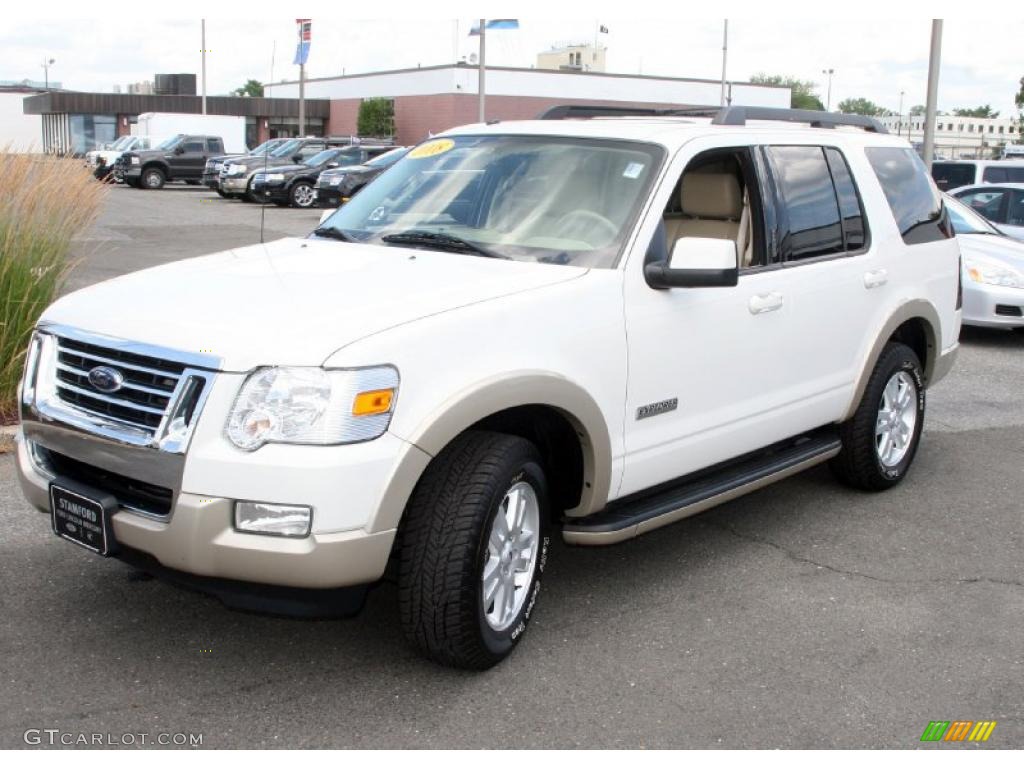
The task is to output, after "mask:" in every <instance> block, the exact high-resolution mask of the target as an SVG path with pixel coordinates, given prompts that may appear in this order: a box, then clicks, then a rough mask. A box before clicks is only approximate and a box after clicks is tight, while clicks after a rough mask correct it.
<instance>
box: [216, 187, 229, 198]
mask: <svg viewBox="0 0 1024 768" xmlns="http://www.w3.org/2000/svg"><path fill="white" fill-rule="evenodd" d="M214 190H215V191H216V192H217V194H218V195H220V196H221V197H223V198H224V199H225V200H227V199H230V198H231V195H229V194H228V193H227V192H225V191H224V190H223V189H221V188H220V187H214Z"/></svg>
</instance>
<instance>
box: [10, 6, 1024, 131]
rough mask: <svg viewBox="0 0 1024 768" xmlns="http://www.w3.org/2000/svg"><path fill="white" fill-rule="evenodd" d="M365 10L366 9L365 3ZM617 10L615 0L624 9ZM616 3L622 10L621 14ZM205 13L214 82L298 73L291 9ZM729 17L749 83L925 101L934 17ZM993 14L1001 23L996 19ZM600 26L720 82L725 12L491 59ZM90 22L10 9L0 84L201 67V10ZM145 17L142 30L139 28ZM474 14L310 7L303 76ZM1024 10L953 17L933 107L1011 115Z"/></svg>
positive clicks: (92, 86) (665, 66) (579, 25)
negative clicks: (986, 108)
mask: <svg viewBox="0 0 1024 768" xmlns="http://www.w3.org/2000/svg"><path fill="white" fill-rule="evenodd" d="M360 7H361V8H366V7H367V6H364V5H361V6H360ZM620 8H621V6H620ZM620 13H621V11H620ZM255 15H258V16H259V18H258V19H253V18H251V17H245V16H243V17H237V16H236V17H234V18H231V19H227V18H208V19H207V22H206V28H207V38H206V40H207V50H208V55H207V92H208V93H209V94H211V95H215V94H223V93H227V92H229V91H230V90H231V89H233V88H236V87H238V86H239V85H241V84H242V83H244V82H245V81H246V80H247V79H249V78H254V79H257V80H260V81H263V82H266V81H269V80H270V79H271V75H273V79H274V80H275V81H279V80H282V79H296V78H297V77H298V67H295V66H292V64H291V58H292V55H293V52H294V44H295V23H294V18H293V17H290V18H285V17H282V18H280V19H277V18H273V17H270V16H266V15H264V14H262V13H261V14H255ZM782 15H783V14H779V17H772V18H768V19H765V18H758V19H744V18H734V19H730V21H729V56H728V70H727V76H728V78H729V79H730V80H746V79H748V78H749V77H750V76H751V75H752V74H754V73H756V72H767V73H771V74H783V75H792V76H794V77H797V78H799V79H801V80H812V81H814V82H816V83H818V84H819V88H818V92H819V95H820V97H821V99H822V101H823V102H824V101H825V100H826V98H827V94H826V90H827V87H826V83H827V78H826V76H825V75H823V74H822V70H823V69H828V68H831V69H834V70H835V74H834V76H833V79H832V105H833V106H835V105H836V104H837V103H838V102H839V101H841V100H843V99H845V98H849V97H864V98H867V99H870V100H871V101H873V102H875V103H877V104H879V105H881V106H883V107H886V108H887V109H891V110H894V111H895V110H896V109H897V108H898V106H899V102H900V91H905V92H906V96H905V97H904V109H908V108H909V107H910V106H912V105H915V104H923V103H924V101H925V88H926V78H927V71H928V47H929V37H930V28H931V23H930V20H928V19H914V20H910V19H889V20H886V21H884V22H880V21H879V17H878V16H876V15H874V14H867V13H866V14H864V16H865V17H868V16H870V17H871V18H870V19H868V18H860V19H848V20H842V19H821V20H815V19H806V18H804V17H797V18H798V19H803V20H793V16H792V15H789V14H787V15H786V16H787V17H786V18H780V17H781V16H782ZM997 21H998V23H996V22H997ZM598 24H603V25H604V26H606V27H607V28H608V29H609V33H608V34H606V35H600V36H599V37H600V41H601V43H602V44H603V45H606V46H607V47H608V70H609V71H611V72H623V73H637V72H641V73H643V74H645V75H665V76H672V77H697V78H708V79H715V80H717V79H718V78H719V77H720V76H721V66H722V21H721V20H709V19H690V20H681V19H679V18H676V19H658V18H653V17H652V18H620V17H617V16H615V15H608V16H602V17H601V18H594V19H582V18H579V17H577V18H572V19H564V18H540V17H536V16H534V17H531V18H525V17H521V18H520V29H519V30H517V31H501V32H494V33H491V34H489V35H488V51H487V61H488V63H489V64H493V65H501V66H522V67H529V66H531V65H533V64H534V63H535V60H536V55H537V53H539V52H540V51H543V50H545V49H547V48H550V47H551V46H552V45H556V44H558V43H564V42H572V41H591V42H592V41H593V40H594V39H595V33H596V30H597V26H598ZM98 26H99V23H98V22H97V21H96V20H87V19H80V20H75V19H66V18H64V19H49V20H48V19H44V20H30V19H6V20H5V22H4V24H3V26H2V28H0V80H21V79H24V78H29V79H38V80H42V78H43V69H42V66H41V63H42V61H43V60H44V59H47V58H53V59H55V60H56V63H55V64H54V65H53V66H52V67H51V68H50V79H51V80H54V81H58V82H60V83H61V84H62V86H63V87H64V88H68V89H73V90H83V91H92V90H97V91H110V90H112V87H113V85H114V84H119V85H121V86H122V87H123V86H124V85H126V84H127V83H130V82H137V81H140V80H150V79H152V77H153V74H154V73H156V72H195V73H197V75H198V73H199V70H200V48H201V46H200V22H199V19H198V18H189V19H186V18H178V19H165V20H160V19H147V20H145V21H144V22H140V20H139V19H137V18H131V17H125V16H117V15H110V16H105V17H104V18H103V19H102V29H103V33H102V34H101V35H98V33H97V28H98ZM140 26H141V27H142V28H144V29H145V34H139V29H140ZM469 26H470V19H468V18H467V19H455V18H445V17H444V15H443V14H438V15H437V16H436V17H433V18H428V19H424V18H402V17H401V16H399V17H397V18H390V19H376V20H374V19H366V20H356V19H352V18H347V17H341V16H339V17H335V18H328V17H315V16H314V17H313V40H312V48H311V52H310V60H309V65H308V67H307V77H323V76H329V75H337V74H341V73H342V72H343V71H344V72H346V73H348V74H353V73H357V72H371V71H375V70H381V69H398V68H404V67H415V66H417V65H422V66H427V65H432V64H443V63H450V62H452V61H454V60H456V59H457V58H459V57H462V56H468V55H469V54H470V53H472V52H474V51H475V50H476V45H477V38H475V37H470V36H469V35H468V31H469ZM1022 39H1024V18H1017V19H1014V18H1009V17H1007V16H1005V15H1003V14H999V13H996V14H993V13H989V12H985V13H980V14H978V15H977V17H976V18H972V19H965V18H961V19H947V20H946V21H945V29H944V36H943V44H942V56H943V62H942V69H941V75H940V83H939V105H938V106H939V109H940V110H947V111H949V110H952V109H954V108H956V107H973V106H978V105H981V104H991V105H992V107H993V108H994V109H997V110H999V111H1000V112H1001V113H1002V116H1004V117H1008V116H1013V115H1016V114H1017V109H1016V107H1015V106H1014V102H1013V97H1014V94H1015V93H1016V92H1017V90H1018V88H1019V82H1020V79H1021V77H1024V58H1022V57H1021V56H1020V53H1019V51H1020V41H1021V40H1022Z"/></svg>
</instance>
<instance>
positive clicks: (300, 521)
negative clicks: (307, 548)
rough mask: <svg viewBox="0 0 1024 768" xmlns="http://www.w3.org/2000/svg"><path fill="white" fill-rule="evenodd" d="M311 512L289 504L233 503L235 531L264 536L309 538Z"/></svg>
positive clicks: (306, 508)
mask: <svg viewBox="0 0 1024 768" xmlns="http://www.w3.org/2000/svg"><path fill="white" fill-rule="evenodd" d="M312 523H313V510H312V509H311V508H310V507H299V506H294V505H291V504H264V503H262V502H259V501H236V502H235V530H237V531H241V532H243V533H262V534H264V535H266V536H290V537H293V538H302V537H304V536H309V531H310V527H311V526H312Z"/></svg>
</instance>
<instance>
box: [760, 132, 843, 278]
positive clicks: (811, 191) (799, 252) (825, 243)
mask: <svg viewBox="0 0 1024 768" xmlns="http://www.w3.org/2000/svg"><path fill="white" fill-rule="evenodd" d="M767 153H768V156H769V158H770V159H771V162H772V166H773V169H774V171H775V176H776V179H777V180H778V190H779V195H780V197H781V201H780V202H781V203H782V210H781V214H782V215H781V217H780V222H779V224H780V233H779V234H780V238H779V247H780V250H781V253H782V257H783V259H786V260H789V259H809V258H813V257H815V256H826V255H828V254H832V253H842V252H843V229H842V226H841V225H840V219H839V205H838V203H837V202H836V191H835V189H834V188H833V186H832V175H831V174H830V173H829V170H828V163H826V161H825V153H824V152H823V151H822V149H821V147H769V148H768V149H767Z"/></svg>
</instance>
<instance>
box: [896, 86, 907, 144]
mask: <svg viewBox="0 0 1024 768" xmlns="http://www.w3.org/2000/svg"><path fill="white" fill-rule="evenodd" d="M904 93H906V91H900V109H899V115H898V117H899V120H897V121H896V135H897V136H902V135H903V94H904ZM907 136H908V137H909V136H910V131H907Z"/></svg>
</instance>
